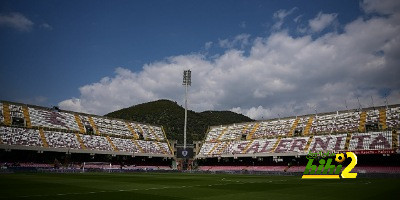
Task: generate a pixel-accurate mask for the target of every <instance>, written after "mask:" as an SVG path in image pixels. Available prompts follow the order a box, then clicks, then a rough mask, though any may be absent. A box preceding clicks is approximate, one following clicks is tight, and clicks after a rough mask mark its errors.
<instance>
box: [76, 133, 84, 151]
mask: <svg viewBox="0 0 400 200" xmlns="http://www.w3.org/2000/svg"><path fill="white" fill-rule="evenodd" d="M75 135H76V138H77V139H78V142H79V144H81V148H82V149H86V146H85V144H84V143H83V140H82V138H81V136H79V134H78V133H75Z"/></svg>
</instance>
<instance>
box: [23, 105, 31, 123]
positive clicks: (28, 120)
mask: <svg viewBox="0 0 400 200" xmlns="http://www.w3.org/2000/svg"><path fill="white" fill-rule="evenodd" d="M22 111H23V112H24V118H25V122H26V127H27V128H32V124H31V117H30V116H29V110H28V106H22Z"/></svg>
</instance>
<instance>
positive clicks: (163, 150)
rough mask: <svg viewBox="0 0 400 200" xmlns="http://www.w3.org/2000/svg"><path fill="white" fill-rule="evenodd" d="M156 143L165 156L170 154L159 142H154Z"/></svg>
mask: <svg viewBox="0 0 400 200" xmlns="http://www.w3.org/2000/svg"><path fill="white" fill-rule="evenodd" d="M154 143H155V144H156V145H157V146H158V148H160V150H161V151H162V152H163V154H168V153H167V151H166V150H165V149H164V148H163V147H162V146H161V145H160V144H158V142H154Z"/></svg>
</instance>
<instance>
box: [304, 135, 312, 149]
mask: <svg viewBox="0 0 400 200" xmlns="http://www.w3.org/2000/svg"><path fill="white" fill-rule="evenodd" d="M313 138H314V136H311V137H310V138H308V141H307V144H306V147H305V148H304V152H307V151H308V149H309V148H310V145H311V142H312V141H313Z"/></svg>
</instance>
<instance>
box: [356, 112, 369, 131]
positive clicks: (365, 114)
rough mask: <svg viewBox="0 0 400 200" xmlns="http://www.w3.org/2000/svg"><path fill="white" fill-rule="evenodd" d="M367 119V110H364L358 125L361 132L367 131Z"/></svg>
mask: <svg viewBox="0 0 400 200" xmlns="http://www.w3.org/2000/svg"><path fill="white" fill-rule="evenodd" d="M366 120H367V112H365V111H362V112H361V114H360V124H359V126H358V131H359V132H365V121H366Z"/></svg>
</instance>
